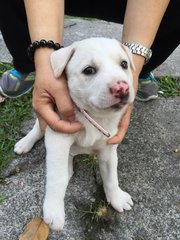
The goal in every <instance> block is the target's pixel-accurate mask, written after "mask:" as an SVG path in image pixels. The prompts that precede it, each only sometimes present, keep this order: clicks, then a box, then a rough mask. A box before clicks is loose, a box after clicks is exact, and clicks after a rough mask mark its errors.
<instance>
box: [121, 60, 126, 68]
mask: <svg viewBox="0 0 180 240" xmlns="http://www.w3.org/2000/svg"><path fill="white" fill-rule="evenodd" d="M121 67H122V68H123V69H127V68H128V63H127V62H126V61H125V60H124V61H122V62H121Z"/></svg>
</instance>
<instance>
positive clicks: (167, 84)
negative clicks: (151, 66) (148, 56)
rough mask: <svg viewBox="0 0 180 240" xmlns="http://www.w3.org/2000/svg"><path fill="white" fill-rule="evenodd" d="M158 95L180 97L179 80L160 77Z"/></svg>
mask: <svg viewBox="0 0 180 240" xmlns="http://www.w3.org/2000/svg"><path fill="white" fill-rule="evenodd" d="M158 85H159V94H160V95H161V96H163V97H176V96H180V79H178V78H172V77H168V76H166V77H161V78H159V79H158Z"/></svg>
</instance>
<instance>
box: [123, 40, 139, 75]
mask: <svg viewBox="0 0 180 240" xmlns="http://www.w3.org/2000/svg"><path fill="white" fill-rule="evenodd" d="M121 46H122V48H123V50H124V51H125V52H126V54H127V56H128V59H129V61H130V67H131V69H132V70H133V71H135V70H136V68H135V65H134V62H133V55H132V53H131V51H130V49H129V48H128V47H126V46H125V45H124V44H121Z"/></svg>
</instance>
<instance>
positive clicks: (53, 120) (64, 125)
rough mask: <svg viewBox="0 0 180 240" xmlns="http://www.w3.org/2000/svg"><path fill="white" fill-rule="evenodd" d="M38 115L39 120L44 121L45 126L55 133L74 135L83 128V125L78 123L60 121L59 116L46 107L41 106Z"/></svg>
mask: <svg viewBox="0 0 180 240" xmlns="http://www.w3.org/2000/svg"><path fill="white" fill-rule="evenodd" d="M38 115H40V118H43V119H45V121H46V123H47V125H49V126H50V128H52V129H53V130H54V131H56V132H63V133H75V132H77V131H79V130H81V129H82V128H83V125H82V124H81V123H80V122H77V121H72V122H70V121H64V120H61V119H60V117H59V115H58V114H57V113H56V112H54V111H53V110H52V109H51V107H49V106H48V105H46V106H43V111H41V113H40V114H38ZM43 124H44V123H43ZM40 126H41V125H40Z"/></svg>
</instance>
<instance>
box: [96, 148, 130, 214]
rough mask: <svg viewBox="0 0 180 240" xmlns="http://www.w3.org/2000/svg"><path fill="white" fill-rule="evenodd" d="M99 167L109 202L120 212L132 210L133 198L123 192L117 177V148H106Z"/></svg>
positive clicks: (100, 155)
mask: <svg viewBox="0 0 180 240" xmlns="http://www.w3.org/2000/svg"><path fill="white" fill-rule="evenodd" d="M98 157H99V167H100V172H101V176H102V180H103V185H104V191H105V194H106V198H107V201H108V202H109V203H110V204H111V205H112V207H113V208H114V209H115V210H117V211H118V212H123V210H124V209H125V210H130V209H131V206H132V205H133V202H132V199H131V196H130V195H129V194H128V193H126V192H124V191H123V190H121V188H120V187H119V183H118V176H117V165H118V158H117V146H114V145H111V146H106V148H105V149H102V150H101V151H100V152H99V156H98Z"/></svg>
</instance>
